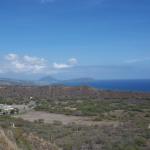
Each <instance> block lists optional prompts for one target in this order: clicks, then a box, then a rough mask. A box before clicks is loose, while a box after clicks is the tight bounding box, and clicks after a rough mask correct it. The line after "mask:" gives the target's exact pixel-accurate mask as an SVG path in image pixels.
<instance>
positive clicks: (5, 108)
mask: <svg viewBox="0 0 150 150" xmlns="http://www.w3.org/2000/svg"><path fill="white" fill-rule="evenodd" d="M16 113H18V109H17V108H14V107H12V106H10V105H4V104H0V115H11V114H16Z"/></svg>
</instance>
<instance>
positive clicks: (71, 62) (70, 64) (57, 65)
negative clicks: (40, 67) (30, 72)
mask: <svg viewBox="0 0 150 150" xmlns="http://www.w3.org/2000/svg"><path fill="white" fill-rule="evenodd" d="M77 63H78V61H77V59H76V58H70V59H69V60H68V61H67V63H56V62H55V63H53V68H54V69H66V68H72V67H74V66H75V65H77Z"/></svg>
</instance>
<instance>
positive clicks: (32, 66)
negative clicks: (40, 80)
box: [5, 53, 47, 73]
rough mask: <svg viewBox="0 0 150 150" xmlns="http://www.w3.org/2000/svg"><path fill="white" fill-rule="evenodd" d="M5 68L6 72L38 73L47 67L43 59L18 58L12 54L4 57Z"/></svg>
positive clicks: (26, 56)
mask: <svg viewBox="0 0 150 150" xmlns="http://www.w3.org/2000/svg"><path fill="white" fill-rule="evenodd" d="M5 66H7V67H6V68H5V70H6V71H12V72H16V73H20V72H21V73H23V72H28V73H40V72H42V71H43V70H44V69H45V68H46V67H47V64H46V60H45V59H44V58H38V57H31V56H28V55H25V56H19V55H17V54H13V53H12V54H8V55H6V56H5Z"/></svg>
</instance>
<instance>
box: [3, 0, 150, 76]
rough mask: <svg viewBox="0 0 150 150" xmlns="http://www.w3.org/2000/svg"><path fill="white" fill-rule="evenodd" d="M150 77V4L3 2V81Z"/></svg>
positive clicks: (137, 0) (139, 0)
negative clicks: (44, 78)
mask: <svg viewBox="0 0 150 150" xmlns="http://www.w3.org/2000/svg"><path fill="white" fill-rule="evenodd" d="M49 75H50V76H53V77H56V78H61V79H71V78H80V77H90V78H96V79H147V78H150V1H149V0H0V77H8V78H20V79H38V78H41V77H43V76H49Z"/></svg>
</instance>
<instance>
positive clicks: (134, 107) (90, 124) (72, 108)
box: [0, 86, 150, 150]
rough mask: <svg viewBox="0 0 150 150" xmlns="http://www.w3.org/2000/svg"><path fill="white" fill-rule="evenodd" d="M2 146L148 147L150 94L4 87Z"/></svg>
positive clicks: (34, 149) (22, 149) (43, 149)
mask: <svg viewBox="0 0 150 150" xmlns="http://www.w3.org/2000/svg"><path fill="white" fill-rule="evenodd" d="M0 103H1V104H8V105H11V106H12V107H16V108H18V109H19V113H18V114H15V115H1V116H0V149H2V150H4V149H5V150H149V149H150V93H134V92H132V93H130V92H113V91H102V90H97V89H93V88H90V87H64V86H52V87H48V86H46V87H35V86H32V87H25V86H23V87H22V86H14V87H13V86H6V87H5V86H3V87H1V88H0Z"/></svg>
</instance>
